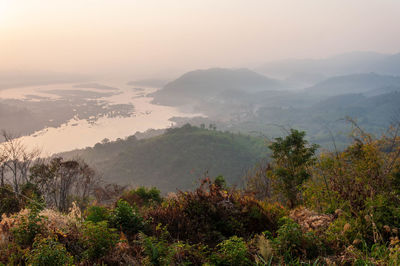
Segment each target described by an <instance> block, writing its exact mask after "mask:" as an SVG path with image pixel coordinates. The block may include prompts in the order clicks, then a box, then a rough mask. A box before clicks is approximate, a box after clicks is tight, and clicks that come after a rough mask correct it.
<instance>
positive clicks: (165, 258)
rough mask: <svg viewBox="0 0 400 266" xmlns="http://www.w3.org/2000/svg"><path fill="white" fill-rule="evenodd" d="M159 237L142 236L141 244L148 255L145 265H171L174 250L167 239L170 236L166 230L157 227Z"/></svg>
mask: <svg viewBox="0 0 400 266" xmlns="http://www.w3.org/2000/svg"><path fill="white" fill-rule="evenodd" d="M156 231H157V233H158V234H159V237H154V236H146V235H145V234H140V237H141V243H142V245H143V248H144V254H145V255H146V258H145V260H144V261H145V263H146V264H149V265H170V264H171V262H172V257H173V250H172V249H171V248H170V247H169V245H168V242H167V237H168V235H169V233H168V231H167V230H166V228H165V227H164V228H162V227H161V226H160V225H158V226H157V227H156Z"/></svg>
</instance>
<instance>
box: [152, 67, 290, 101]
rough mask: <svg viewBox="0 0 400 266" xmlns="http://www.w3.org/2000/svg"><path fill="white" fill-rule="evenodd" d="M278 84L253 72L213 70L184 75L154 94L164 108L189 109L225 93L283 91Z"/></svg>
mask: <svg viewBox="0 0 400 266" xmlns="http://www.w3.org/2000/svg"><path fill="white" fill-rule="evenodd" d="M281 88H282V84H281V82H279V81H278V80H274V79H270V78H268V77H266V76H263V75H261V74H258V73H256V72H253V71H251V70H249V69H244V68H242V69H224V68H210V69H204V70H195V71H190V72H187V73H185V74H183V75H182V76H181V77H179V78H177V79H176V80H174V81H171V82H169V83H168V84H166V85H165V86H164V88H163V89H162V90H159V91H157V92H155V93H154V94H153V97H154V102H155V103H161V104H164V105H185V104H188V103H190V102H193V101H194V102H197V101H204V100H207V99H211V98H214V97H217V96H218V95H219V94H221V93H225V92H232V91H233V92H237V91H240V92H257V91H265V90H277V89H281Z"/></svg>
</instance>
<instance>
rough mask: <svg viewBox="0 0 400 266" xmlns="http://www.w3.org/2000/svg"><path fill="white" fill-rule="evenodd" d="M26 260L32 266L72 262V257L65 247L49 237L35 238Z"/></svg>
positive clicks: (50, 265)
mask: <svg viewBox="0 0 400 266" xmlns="http://www.w3.org/2000/svg"><path fill="white" fill-rule="evenodd" d="M27 260H28V263H29V265H33V266H52V265H72V264H73V257H72V256H71V255H70V254H69V253H68V252H67V250H66V248H65V247H64V246H63V245H62V244H60V243H58V242H57V241H56V240H55V239H53V238H51V237H48V238H41V237H39V238H36V239H35V242H34V243H33V245H32V250H31V251H30V252H29V253H28V255H27Z"/></svg>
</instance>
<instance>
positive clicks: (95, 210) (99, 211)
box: [85, 206, 110, 223]
mask: <svg viewBox="0 0 400 266" xmlns="http://www.w3.org/2000/svg"><path fill="white" fill-rule="evenodd" d="M109 218H110V213H109V210H108V209H107V208H105V207H102V206H90V207H89V208H88V209H86V219H85V220H86V221H90V222H93V223H98V222H101V221H108V220H109Z"/></svg>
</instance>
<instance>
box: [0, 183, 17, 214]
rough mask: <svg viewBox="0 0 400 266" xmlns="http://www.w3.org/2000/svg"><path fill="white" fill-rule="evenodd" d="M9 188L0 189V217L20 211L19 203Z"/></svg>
mask: <svg viewBox="0 0 400 266" xmlns="http://www.w3.org/2000/svg"><path fill="white" fill-rule="evenodd" d="M12 191H13V190H12V187H11V186H5V187H0V216H1V215H2V214H3V213H4V214H6V215H10V214H12V213H16V212H18V211H19V210H20V203H19V200H18V198H17V197H16V195H15V193H14V192H12Z"/></svg>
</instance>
